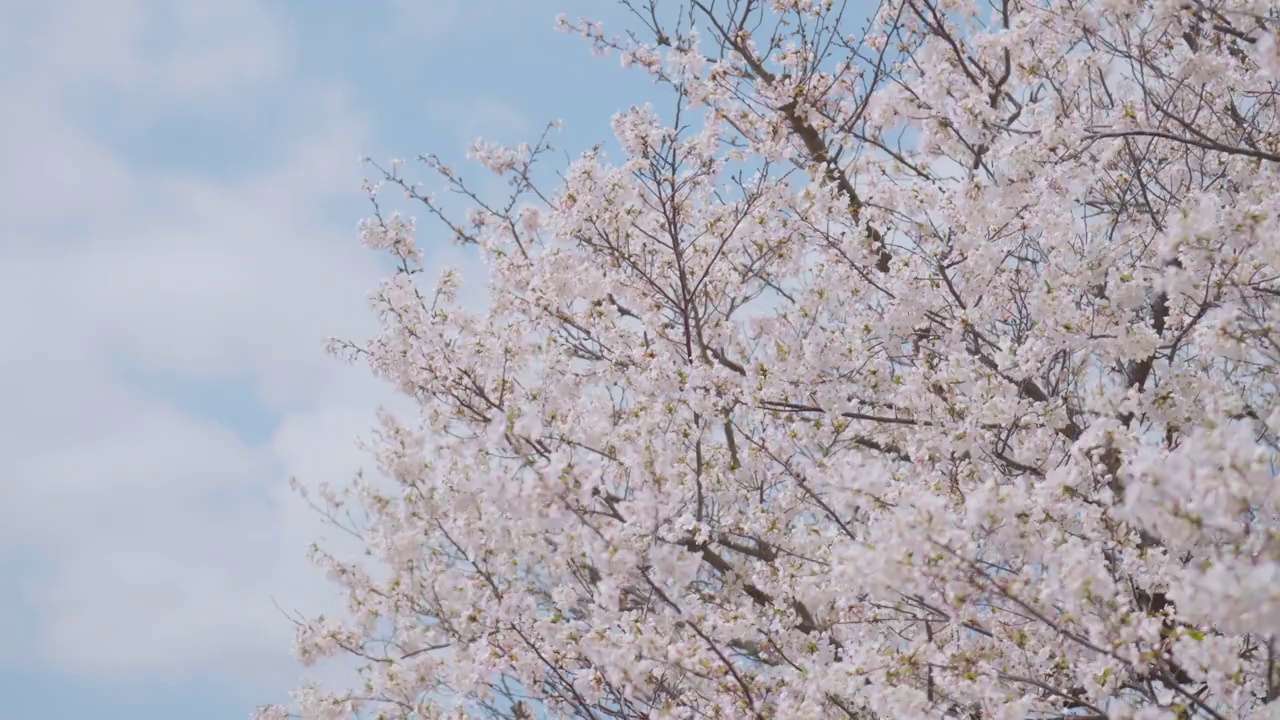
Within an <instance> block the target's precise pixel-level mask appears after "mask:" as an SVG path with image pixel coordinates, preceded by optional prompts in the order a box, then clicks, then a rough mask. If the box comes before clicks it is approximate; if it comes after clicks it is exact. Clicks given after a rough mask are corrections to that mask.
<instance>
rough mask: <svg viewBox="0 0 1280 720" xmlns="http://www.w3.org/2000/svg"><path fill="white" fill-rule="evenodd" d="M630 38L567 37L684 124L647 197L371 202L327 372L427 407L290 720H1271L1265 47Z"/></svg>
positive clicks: (376, 489) (1104, 34) (1260, 16)
mask: <svg viewBox="0 0 1280 720" xmlns="http://www.w3.org/2000/svg"><path fill="white" fill-rule="evenodd" d="M627 5H628V7H629V8H631V9H632V10H633V11H634V14H633V16H632V17H633V20H634V25H633V26H632V27H628V28H625V29H623V30H621V31H620V32H619V34H617V35H616V36H615V35H612V34H610V33H611V32H613V31H612V30H609V29H606V28H605V27H604V26H603V25H601V24H599V23H596V22H593V21H591V20H582V21H573V20H570V19H568V18H561V19H560V20H559V25H560V27H561V28H562V29H564V30H566V31H568V32H571V33H576V34H578V35H581V36H582V37H583V38H585V39H586V40H587V41H588V43H589V44H590V45H591V47H592V48H593V50H594V51H595V52H596V53H597V54H601V55H608V54H615V55H616V56H617V57H618V59H619V60H620V62H621V64H622V65H624V66H627V67H630V68H631V69H630V70H629V71H630V72H644V73H648V74H650V75H651V76H652V77H653V79H654V80H655V81H656V82H658V83H659V84H660V85H661V86H663V87H664V88H666V89H667V90H669V103H668V104H667V105H666V106H636V107H632V108H629V109H625V110H623V111H622V112H620V113H619V114H618V115H617V116H616V117H615V118H614V121H613V130H614V134H615V136H616V139H617V143H618V147H619V148H620V149H621V155H620V156H618V157H610V156H608V155H607V154H606V152H605V151H604V150H602V149H599V148H597V149H594V150H591V151H588V152H585V153H582V154H581V155H580V156H578V157H577V158H576V159H573V160H572V162H570V163H568V165H567V167H564V168H562V169H560V172H559V173H558V175H557V177H556V178H555V180H554V181H553V182H551V183H547V182H545V179H546V178H547V177H549V176H550V174H549V173H547V172H545V171H544V169H543V165H544V164H545V163H546V162H548V161H549V159H550V158H551V157H552V153H551V151H552V148H551V145H550V142H549V139H548V138H549V135H544V136H543V137H542V138H540V139H538V140H537V141H536V142H531V143H529V144H527V145H522V146H519V147H514V148H505V147H501V146H498V145H494V144H488V143H477V144H476V145H475V146H474V147H473V149H472V157H473V159H474V160H476V161H477V162H478V163H479V164H480V165H481V166H482V168H483V170H484V171H485V172H490V173H496V174H498V175H499V176H501V177H503V178H505V179H506V180H507V181H508V187H509V189H510V191H511V192H510V195H509V196H508V197H505V198H499V199H497V200H494V199H491V198H487V197H482V196H481V195H480V194H478V193H477V192H476V191H473V190H472V186H471V185H468V184H467V182H466V181H465V180H464V179H463V176H462V173H460V172H459V171H456V170H454V169H452V168H449V167H447V166H445V165H444V164H443V163H441V162H440V161H439V160H437V159H435V158H434V157H432V156H424V157H423V158H421V161H422V162H421V165H422V167H423V168H424V169H425V171H426V172H427V173H428V174H430V175H432V176H434V177H435V178H436V179H437V181H438V182H440V183H442V184H443V185H444V186H445V188H446V189H447V190H449V191H451V192H452V193H453V194H455V195H457V196H461V197H464V198H467V199H468V200H469V201H470V203H471V205H470V211H469V213H467V216H466V218H465V219H455V218H454V217H453V216H452V215H451V214H450V213H448V212H447V211H446V210H445V209H444V208H443V207H442V205H441V204H440V203H438V202H437V201H436V200H435V199H434V198H433V197H432V196H431V195H428V194H425V193H424V192H422V191H421V190H420V184H418V183H416V182H413V181H410V180H408V179H406V177H405V175H404V173H405V172H406V171H405V170H404V169H403V168H401V166H400V165H398V164H392V165H390V166H388V167H387V168H385V169H383V168H381V167H380V166H378V165H371V167H372V168H374V170H375V177H377V181H376V182H375V183H372V184H371V185H370V187H369V190H370V193H371V198H372V199H373V201H374V204H375V209H376V212H375V216H374V217H373V218H372V219H370V220H369V221H367V222H366V223H365V224H364V225H362V227H361V235H362V237H363V239H364V242H365V243H366V244H367V245H369V246H371V247H373V248H375V249H377V250H379V251H381V252H385V253H389V254H390V256H391V257H392V258H393V259H394V260H395V261H396V265H397V270H396V271H395V273H394V274H393V275H392V277H390V278H389V279H387V280H386V281H385V282H384V283H383V285H382V286H381V287H380V288H379V289H378V290H377V291H376V293H375V294H374V296H373V307H374V309H375V312H376V313H377V315H378V317H379V318H380V320H381V324H382V329H381V332H380V334H378V335H377V336H376V337H373V338H370V339H367V340H363V341H335V342H334V343H333V345H332V347H333V350H334V351H335V352H336V353H337V354H339V355H340V356H342V357H343V358H346V359H348V360H351V361H355V362H360V363H363V364H366V365H367V366H368V367H369V368H370V369H371V370H372V371H373V372H375V373H376V374H377V375H378V376H380V377H382V378H384V379H385V380H387V381H388V382H391V383H393V384H394V385H395V386H396V387H397V388H399V389H401V390H402V391H404V392H405V393H406V394H408V395H409V396H411V397H412V398H414V399H415V400H416V402H417V406H418V408H419V411H420V412H419V416H418V417H413V418H396V417H391V416H390V415H384V416H383V417H382V418H381V419H380V427H379V429H378V431H377V433H376V434H375V436H374V438H373V440H372V441H371V442H370V443H369V449H370V452H371V453H372V456H373V458H374V460H375V462H376V469H377V471H378V473H377V475H378V476H379V477H378V478H374V477H373V476H372V474H371V476H370V477H368V478H363V477H362V478H357V479H356V480H355V481H354V482H353V483H351V485H350V486H349V487H346V488H343V489H341V490H333V491H328V492H326V493H324V497H322V498H320V499H319V500H318V501H317V506H318V507H320V508H321V509H322V511H323V512H324V513H325V514H326V515H327V516H328V517H329V518H330V519H331V520H333V521H334V522H335V523H342V524H343V526H344V527H345V528H346V529H347V530H349V531H350V532H351V533H353V534H355V535H356V536H357V537H359V538H360V539H361V540H362V541H363V543H364V546H365V547H366V548H367V550H368V556H367V557H366V558H365V559H364V561H363V562H350V561H346V560H340V559H338V558H337V557H334V556H332V555H329V554H327V553H326V552H325V551H324V550H323V549H322V548H316V549H315V550H314V553H313V554H314V557H315V558H316V560H317V562H318V563H320V564H321V566H323V567H324V568H325V570H326V571H327V572H328V573H329V576H330V578H331V579H332V580H333V582H334V583H335V584H336V585H337V586H338V587H339V588H340V589H341V591H342V593H343V596H344V597H345V599H346V602H347V608H346V610H347V612H346V614H345V615H344V616H343V617H324V618H309V619H299V620H298V624H299V626H298V634H297V644H298V647H297V651H298V655H299V656H300V658H301V659H302V660H304V661H307V662H313V661H316V660H318V659H320V658H323V657H325V656H329V655H339V654H340V655H347V656H356V657H357V658H359V659H360V660H361V662H362V663H363V667H362V670H361V683H362V684H361V685H357V686H353V687H351V688H347V689H345V690H336V691H335V690H332V689H330V690H322V689H319V688H317V687H313V686H308V687H306V688H303V689H302V690H300V691H299V692H298V693H297V695H296V697H295V705H294V707H292V708H290V709H289V710H288V712H289V713H292V714H294V715H296V716H299V717H303V718H317V719H319V718H348V717H352V716H356V715H358V716H361V717H371V718H372V717H383V718H446V717H449V718H463V717H467V718H513V719H514V718H534V717H539V718H542V717H546V718H559V717H573V718H599V719H604V718H779V719H781V718H795V719H806V718H813V719H815V720H816V719H819V718H821V719H825V718H839V717H848V718H916V717H950V718H1010V719H1012V718H1019V719H1021V718H1067V717H1071V718H1082V717H1085V718H1116V719H1117V720H1119V719H1122V718H1130V719H1134V720H1137V719H1152V720H1154V719H1155V718H1193V717H1195V718H1201V717H1203V718H1217V719H1224V718H1280V667H1277V665H1278V664H1280V663H1278V656H1280V637H1277V635H1280V522H1278V521H1280V477H1278V476H1277V467H1276V463H1277V454H1276V449H1277V445H1276V443H1277V432H1280V392H1278V390H1280V386H1278V384H1277V377H1278V372H1280V330H1278V329H1277V327H1276V322H1277V320H1276V318H1277V312H1278V311H1280V307H1277V304H1278V303H1280V115H1278V113H1277V102H1278V96H1277V92H1280V85H1278V84H1277V83H1280V75H1277V73H1278V72H1280V71H1278V69H1277V68H1278V67H1280V66H1278V65H1277V60H1276V58H1277V57H1280V56H1277V55H1276V47H1277V40H1276V38H1277V33H1278V32H1280V11H1278V10H1277V8H1276V6H1275V5H1274V4H1271V3H1267V2H1259V1H1254V0H1213V1H1212V2H1202V1H1201V0H1189V1H1188V2H1182V1H1181V0H1039V1H1038V2H1025V1H1023V0H1009V1H1008V2H1001V3H999V4H996V5H994V6H993V5H989V4H987V3H972V2H969V0H886V1H885V2H883V3H882V4H881V5H880V7H879V8H878V10H877V11H876V12H875V14H874V16H873V17H872V18H871V19H870V20H869V21H868V22H866V23H865V24H864V23H861V22H860V21H861V19H860V18H858V17H856V13H854V11H853V8H852V6H849V5H846V4H845V3H842V2H838V1H834V0H790V1H783V0H774V1H773V2H769V3H765V2H756V1H753V0H738V1H737V2H730V3H721V2H712V0H693V1H692V2H689V3H686V4H684V5H682V6H680V7H679V8H672V7H668V6H667V4H665V3H663V4H659V3H656V2H650V4H648V5H643V4H640V3H638V2H632V3H628V4H627ZM390 187H394V188H397V189H398V190H402V191H404V193H405V194H406V195H407V196H408V197H409V199H410V200H411V201H413V203H414V204H416V206H417V207H418V208H419V210H418V212H421V208H425V209H426V215H427V216H428V217H430V218H431V219H432V220H435V221H438V223H437V225H438V226H439V227H442V228H443V229H444V231H443V233H439V234H436V235H435V236H433V237H430V238H426V233H427V231H426V229H425V227H426V226H425V224H424V225H423V227H422V229H419V225H418V224H417V223H416V221H414V220H412V219H411V218H410V217H409V216H408V214H406V212H402V213H400V214H385V215H384V212H383V211H382V210H381V208H380V205H379V203H381V202H382V199H381V198H382V195H381V194H380V191H381V190H383V189H385V188H390ZM418 233H422V235H423V236H424V239H423V240H422V241H423V242H433V243H434V242H441V241H450V240H452V241H455V242H459V243H462V244H464V245H466V246H468V247H470V248H472V249H473V250H474V251H475V252H476V253H478V255H479V256H480V257H482V258H483V260H484V262H485V266H486V268H487V272H488V275H487V277H466V278H464V277H462V275H461V274H460V273H459V272H458V271H456V270H445V271H444V272H443V273H442V274H440V275H439V276H438V277H437V278H436V279H434V280H433V279H429V278H427V277H424V274H423V267H422V259H421V254H420V251H419V250H418V249H417V245H416V243H415V237H416V236H417V235H418ZM464 283H483V284H485V286H486V287H487V290H488V301H487V304H486V305H485V306H484V307H479V308H477V307H472V306H468V305H466V304H465V303H463V302H462V301H461V300H459V296H460V295H459V289H460V288H461V287H462V286H463V284H464ZM353 508H354V509H356V512H354V513H353V512H352V509H353ZM349 518H357V519H359V521H358V522H357V520H354V519H349ZM285 713H286V710H285V709H283V708H267V709H264V710H263V714H262V715H261V717H263V718H271V719H273V720H275V719H277V718H280V717H283V716H285Z"/></svg>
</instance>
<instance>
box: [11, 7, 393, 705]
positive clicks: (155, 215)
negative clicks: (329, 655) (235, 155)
mask: <svg viewBox="0 0 1280 720" xmlns="http://www.w3.org/2000/svg"><path fill="white" fill-rule="evenodd" d="M27 5H28V7H26V8H25V9H23V10H21V11H19V10H17V9H16V8H15V9H14V13H15V14H17V15H22V16H23V17H22V20H23V22H24V23H27V25H26V26H25V27H26V28H27V30H28V31H29V34H28V35H26V36H25V37H26V38H27V39H26V40H23V41H21V42H19V41H17V40H16V38H18V33H16V32H15V30H14V29H13V26H12V25H10V26H9V29H7V30H0V67H5V68H8V69H7V70H0V73H3V74H0V88H3V91H4V93H5V95H4V96H5V98H6V106H7V107H8V108H11V111H7V112H5V113H3V114H0V155H3V156H4V157H5V158H6V161H5V162H4V163H0V217H3V218H5V223H6V224H5V227H4V228H3V229H0V327H3V328H5V330H6V337H5V339H4V343H5V348H6V349H5V352H3V353H0V394H2V395H3V397H4V402H3V403H0V455H2V456H3V457H4V458H5V463H4V466H3V467H4V469H3V471H2V472H0V496H2V497H3V501H2V502H0V556H6V555H10V556H12V555H17V556H18V557H20V558H23V559H25V560H28V561H29V560H37V561H38V562H39V568H38V570H39V572H35V573H30V574H24V575H23V577H22V578H21V580H20V585H21V590H22V593H21V596H20V597H19V598H17V599H18V600H21V601H22V602H23V603H24V604H25V607H21V608H18V607H11V606H6V605H5V603H10V604H11V603H12V602H13V601H14V600H15V598H9V597H7V596H6V595H4V594H0V617H6V618H8V617H14V616H15V615H21V616H28V615H29V616H30V617H32V618H33V620H34V622H33V623H32V624H31V625H30V627H29V628H26V629H25V631H24V632H22V633H20V634H19V639H18V641H17V642H10V641H9V640H8V639H6V641H5V642H2V643H0V665H2V664H3V663H5V662H23V663H29V662H32V661H34V662H38V663H46V664H49V665H51V666H52V667H54V668H57V669H60V670H66V671H71V672H77V673H85V674H91V675H107V676H111V677H134V678H137V677H161V676H170V677H209V676H216V677H230V678H235V679H237V680H238V681H240V682H241V683H242V685H243V686H244V687H248V686H249V685H248V683H250V681H253V683H254V684H255V686H256V689H255V690H253V692H259V691H262V690H263V688H264V687H270V688H272V689H271V692H275V690H276V689H278V688H275V686H274V685H268V686H263V685H261V682H263V681H265V682H268V683H274V682H275V681H277V680H280V679H281V678H288V677H292V675H293V674H294V672H293V666H292V665H291V663H290V662H289V661H288V659H287V658H286V654H287V651H288V639H289V634H290V632H291V626H290V625H289V623H288V621H287V620H286V619H285V618H284V617H283V616H282V615H280V613H279V612H278V611H277V610H276V609H275V608H274V607H273V606H272V600H273V598H275V599H277V600H279V601H280V602H281V604H282V605H284V606H285V607H290V608H292V607H302V608H306V609H315V608H316V607H317V606H319V605H323V604H325V603H327V602H328V595H327V594H326V587H327V586H326V585H325V583H324V581H323V579H322V578H320V577H318V574H317V573H314V572H312V571H311V569H310V568H309V566H307V564H306V561H305V558H304V553H305V548H306V543H307V542H308V541H309V540H311V539H313V538H314V536H315V535H316V534H317V533H318V532H320V531H319V528H318V526H317V521H316V518H314V517H313V516H312V515H311V513H310V511H308V510H307V509H305V508H304V507H302V506H301V504H300V503H298V502H297V501H295V499H294V498H293V497H292V496H291V495H290V494H289V493H288V492H287V491H286V490H285V488H284V483H285V481H286V480H287V478H288V477H289V475H292V474H298V475H300V476H301V477H303V478H304V479H305V480H306V481H308V482H310V483H314V482H318V481H321V480H325V481H329V482H341V481H343V480H345V479H347V477H349V475H350V474H351V473H352V472H354V471H355V470H356V468H357V467H359V466H360V465H362V464H367V463H366V462H365V458H364V457H363V456H362V455H361V454H360V453H359V452H358V451H357V450H356V449H355V448H354V446H353V441H354V438H355V436H356V435H357V434H359V433H363V432H365V431H366V430H367V429H368V428H369V427H371V425H372V422H373V417H372V410H373V408H374V404H375V403H376V402H378V401H379V400H385V399H386V396H387V393H386V391H385V389H381V388H379V387H378V386H377V385H376V384H375V383H373V382H372V381H370V380H368V379H367V378H365V377H364V376H363V371H362V370H360V369H348V368H344V367H343V366H341V365H339V364H337V363H336V362H335V361H332V360H330V359H329V358H326V357H325V356H324V355H323V353H322V352H321V347H322V340H323V338H324V337H325V336H326V335H329V334H345V335H356V336H360V335H363V334H364V333H365V332H367V331H368V329H369V322H370V319H371V317H370V315H369V313H368V310H367V308H366V306H365V304H364V303H363V302H362V300H363V298H364V296H365V294H366V292H367V291H368V290H369V289H371V288H372V287H373V285H374V283H375V282H376V280H377V278H378V276H379V272H378V268H377V263H376V258H375V257H373V256H372V255H371V254H370V253H368V251H365V250H363V249H362V248H360V247H359V245H358V243H357V242H356V240H355V233H354V231H353V230H351V229H350V227H353V226H354V219H355V218H354V217H353V218H352V223H351V224H350V227H348V226H344V227H339V228H336V229H335V228H334V227H332V226H330V225H329V224H327V223H326V220H325V216H326V213H327V212H329V205H330V204H331V203H332V202H333V201H334V199H335V198H339V197H341V198H347V199H355V198H356V197H357V196H356V182H357V179H358V176H357V173H358V172H359V170H358V168H357V166H356V165H355V164H354V159H355V158H356V156H357V155H358V154H359V152H360V151H361V150H365V149H367V145H368V142H369V139H368V137H367V134H366V131H365V129H364V125H363V123H362V122H361V120H360V118H359V116H358V114H357V113H356V112H355V111H354V110H353V109H352V107H351V103H350V102H349V101H348V100H347V99H346V98H345V97H344V96H343V95H342V93H341V92H340V91H338V90H336V89H332V88H329V89H324V88H322V89H319V90H316V89H307V88H303V87H302V86H300V85H285V84H283V83H282V79H283V78H284V77H285V74H286V73H287V71H288V68H289V52H290V51H289V46H288V42H287V39H288V38H287V35H286V34H285V33H283V32H282V31H281V30H280V27H279V24H278V23H276V22H275V21H274V20H273V18H272V17H271V16H270V14H269V13H267V12H266V11H264V9H263V8H264V7H267V5H268V4H267V3H260V2H252V1H250V0H236V1H235V2H222V3H178V4H173V3H158V2H157V3H144V2H141V1H132V2H115V3H99V2H95V1H94V0H80V1H79V2H74V3H73V2H61V3H58V4H57V5H56V7H55V6H52V4H51V5H50V6H49V7H47V8H45V9H43V10H33V9H32V6H31V4H27ZM4 12H5V14H6V15H7V16H8V15H10V11H9V8H7V7H6V8H5V9H4ZM157 33H158V34H159V37H157ZM9 40H14V42H13V43H8V44H6V41H9ZM157 58H159V59H160V61H157ZM24 59H25V61H26V62H22V61H23V60H24ZM33 59H36V60H38V61H36V60H33ZM18 67H22V68H24V70H23V71H22V72H18V71H17V70H15V68H18ZM273 83H274V85H273ZM260 87H272V88H275V89H278V90H279V91H282V92H291V93H294V94H295V95H296V97H295V98H291V99H293V100H296V102H297V103H299V104H303V105H307V106H309V107H314V108H316V109H317V110H318V111H317V112H315V113H312V114H308V115H307V116H308V117H309V118H311V119H310V120H309V121H308V123H307V124H306V126H305V127H303V128H302V129H301V130H300V131H299V132H296V133H295V134H293V135H291V136H289V137H287V138H282V139H281V140H282V142H284V143H285V144H286V147H285V148H284V151H283V152H280V153H276V154H273V157H277V156H278V157H279V161H278V162H277V163H276V164H275V165H274V166H272V167H267V168H264V169H261V170H260V171H258V172H255V173H253V174H252V175H249V176H247V177H239V178H235V179H232V180H224V181H218V180H212V179H209V178H208V177H206V176H201V175H199V174H196V173H178V172H166V173H163V174H161V173H156V172H151V171H146V170H144V169H140V168H138V167H135V166H133V165H132V164H131V163H130V162H129V158H128V157H126V156H125V155H123V154H122V153H121V152H119V151H118V150H116V149H114V148H113V147H112V146H111V145H110V144H109V143H108V142H106V141H104V140H103V139H102V138H101V137H100V135H99V134H98V133H96V132H95V128H94V126H93V124H92V122H91V121H90V119H88V118H86V117H85V115H84V113H83V112H82V110H83V107H84V105H83V102H84V99H85V97H87V96H88V95H90V94H93V93H103V92H107V93H112V94H113V95H112V97H113V98H118V99H119V100H120V102H122V103H124V104H125V105H126V106H127V107H125V108H124V110H125V111H126V112H132V113H137V114H138V116H139V117H142V116H143V115H145V114H146V111H147V109H148V108H150V107H155V106H160V105H164V104H172V103H179V104H186V105H190V104H192V103H195V104H196V105H197V106H201V107H204V106H207V107H209V108H210V110H209V112H214V111H222V112H225V111H226V109H227V108H228V107H234V106H235V103H239V102H242V99H241V96H242V93H245V92H248V91H250V90H254V89H256V88H260ZM219 103H222V104H219ZM121 365H125V366H129V367H131V368H134V369H136V370H138V371H139V372H141V373H143V376H144V377H145V373H146V371H148V370H162V371H164V372H165V373H166V374H169V375H176V376H179V377H183V376H188V377H201V376H202V377H226V378H244V379H246V381H247V382H250V383H252V384H253V386H254V389H255V391H256V392H257V393H258V394H259V395H260V396H261V397H262V398H263V400H264V402H265V403H266V404H267V406H268V407H270V408H273V409H274V410H275V411H276V412H278V413H279V414H280V415H279V425H278V427H277V430H276V432H275V434H274V437H273V438H272V440H271V441H270V442H268V443H266V444H265V445H263V446H253V445H249V444H247V443H246V442H245V441H244V440H243V439H241V438H240V437H238V436H237V435H236V434H235V433H234V432H233V431H232V429H229V428H225V427H220V426H219V425H217V424H216V423H214V422H211V421H209V420H208V419H205V418H201V417H200V416H199V415H198V412H197V409H193V408H187V407H180V406H178V405H175V404H174V403H173V402H172V401H170V400H166V399H164V398H162V397H158V396H154V395H150V394H148V392H147V389H146V388H145V386H144V387H141V388H139V387H138V386H137V384H136V383H132V384H131V383H126V382H125V381H124V379H123V378H122V377H121V376H120V375H119V374H118V372H117V370H118V368H119V367H120V366H121ZM23 565H26V563H23ZM4 627H5V628H6V629H7V628H9V627H10V623H8V622H6V623H5V624H4ZM6 637H7V634H6ZM264 679H265V680H264ZM246 692H249V691H248V690H246ZM262 699H263V700H264V701H266V700H273V699H278V698H275V697H264V698H262Z"/></svg>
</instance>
